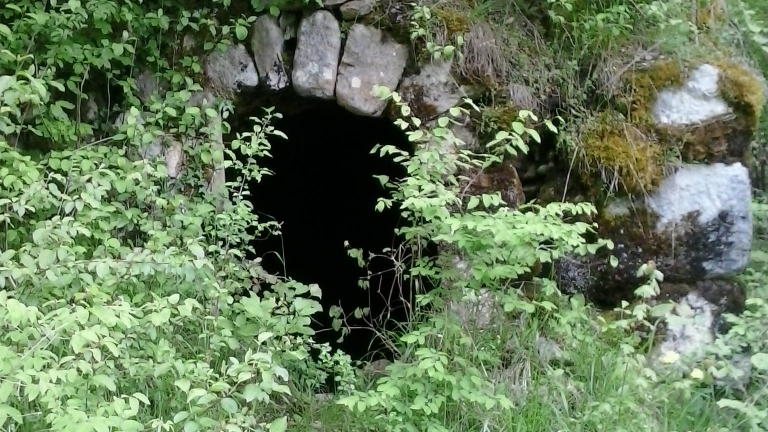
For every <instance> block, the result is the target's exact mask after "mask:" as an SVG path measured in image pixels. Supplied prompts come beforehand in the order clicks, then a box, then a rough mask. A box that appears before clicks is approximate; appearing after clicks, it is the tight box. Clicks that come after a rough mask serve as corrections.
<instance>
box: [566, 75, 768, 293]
mask: <svg viewBox="0 0 768 432" xmlns="http://www.w3.org/2000/svg"><path fill="white" fill-rule="evenodd" d="M676 67H677V66H674V65H670V64H662V65H658V66H656V69H651V70H650V71H648V72H644V75H639V76H634V77H633V78H632V79H633V80H635V81H636V82H639V83H641V84H640V85H638V86H637V87H636V88H635V89H634V90H635V92H636V93H638V94H645V96H646V97H650V98H651V100H630V103H631V105H632V106H633V107H635V108H636V109H639V110H640V111H641V112H642V111H643V109H644V108H645V109H646V112H647V116H648V117H647V119H648V120H650V122H648V126H636V125H631V124H628V123H624V124H623V125H620V126H621V127H625V128H626V129H629V128H631V127H634V128H635V129H634V130H636V131H639V134H640V135H645V136H652V135H651V134H656V135H657V136H658V137H659V138H658V141H653V140H647V139H646V140H645V141H643V142H642V143H641V144H642V145H644V146H645V147H644V150H643V152H644V153H640V152H637V153H634V154H633V153H631V151H635V149H637V148H638V147H637V145H638V143H640V142H639V141H634V142H633V141H628V140H627V139H626V138H625V139H624V140H623V141H622V140H621V139H616V138H617V137H619V135H614V136H612V137H609V138H610V139H609V140H605V142H606V143H610V144H611V146H613V147H612V149H611V151H613V152H621V151H627V153H626V154H627V155H631V156H632V158H625V159H623V160H622V159H620V158H613V159H612V160H613V161H618V162H614V163H619V162H622V163H624V161H627V160H632V161H638V160H640V159H639V158H638V156H639V157H642V156H644V155H651V154H655V155H659V156H660V155H661V154H662V151H663V150H662V149H664V148H667V149H668V148H677V149H678V150H679V155H680V156H679V157H680V159H681V160H679V161H678V162H677V163H676V166H677V168H675V169H674V170H673V172H672V173H666V175H664V176H661V175H660V174H659V173H665V172H666V171H668V170H667V169H666V168H663V167H661V166H656V167H653V166H652V164H662V163H664V159H663V158H659V159H658V160H656V159H651V158H648V159H646V160H645V161H644V162H645V163H646V166H645V167H641V166H639V165H637V164H635V165H629V166H628V168H629V169H627V170H625V171H624V174H623V175H627V173H633V175H638V173H640V172H641V171H644V172H645V174H647V175H649V177H647V178H648V179H650V178H651V176H653V175H660V177H661V178H660V180H659V181H658V182H652V181H645V182H644V186H646V188H645V190H644V191H643V193H624V194H623V196H622V194H621V193H618V194H616V195H617V196H614V197H611V198H608V199H606V201H605V203H604V205H603V206H602V208H601V210H600V214H599V215H598V217H597V218H596V220H595V221H596V222H597V223H598V226H599V228H598V232H597V234H598V236H599V237H601V238H608V239H610V240H612V241H613V243H614V245H615V248H614V250H613V251H605V250H604V251H602V252H600V253H598V254H597V256H593V257H581V258H578V257H569V258H567V259H562V260H560V261H559V262H558V263H556V264H555V270H556V273H557V275H558V279H559V282H560V287H561V289H563V290H564V291H567V292H577V291H578V292H585V293H587V294H589V296H590V297H591V298H592V299H593V300H597V301H598V302H601V303H605V304H610V305H616V304H617V303H618V302H619V301H620V300H628V301H631V300H633V299H634V289H635V288H636V287H638V286H639V285H640V284H642V283H643V282H644V281H642V280H640V279H638V278H637V276H636V274H635V272H636V271H637V269H638V268H639V267H640V266H641V265H643V264H644V263H647V262H649V261H652V262H653V263H654V265H655V266H656V268H657V269H658V270H659V271H661V272H662V273H663V274H664V278H665V282H668V283H676V284H683V285H685V286H695V284H697V283H699V282H701V281H715V280H718V279H721V278H727V277H731V276H734V275H737V274H739V273H740V272H742V271H743V270H744V269H745V268H746V266H747V262H748V259H749V252H750V249H751V241H752V216H751V210H750V205H751V201H752V193H751V190H752V189H751V183H750V177H749V172H748V170H747V168H746V167H745V165H744V161H745V160H746V156H747V153H748V151H749V148H748V143H749V141H750V140H751V139H752V137H753V136H754V125H755V124H756V117H755V115H756V114H755V113H757V112H759V106H760V105H761V104H762V95H758V96H757V97H756V96H755V94H754V93H755V92H756V90H757V93H760V92H759V86H757V84H754V83H753V81H752V77H751V76H750V75H749V71H746V70H744V69H740V68H738V67H736V66H733V65H726V66H719V67H716V66H714V65H712V64H707V63H703V64H698V65H694V66H692V67H690V68H688V69H684V70H679V71H678V70H677V69H676ZM686 70H687V72H686ZM660 83H666V84H667V86H666V87H662V88H661V89H660V91H659V92H658V94H656V93H655V92H649V91H648V90H649V89H650V88H653V87H654V86H656V85H657V84H660ZM611 127H613V126H611ZM643 127H645V129H641V128H643ZM625 136H626V134H625ZM598 138H600V137H598ZM602 139H604V137H603V138H602ZM622 145H625V146H627V149H623V148H622ZM603 148H608V147H603ZM601 151H602V150H601ZM611 156H612V155H611V154H608V155H605V154H603V155H602V156H601V157H602V160H611V159H610V157H611ZM614 156H615V155H614ZM593 160H595V161H597V160H600V158H595V159H593ZM646 168H654V170H646ZM615 172H617V173H618V172H620V171H615ZM620 192H621V191H620ZM609 255H613V256H615V257H616V258H618V266H617V267H616V268H613V267H611V266H610V265H608V258H609ZM691 301H692V302H694V303H695V302H696V301H697V300H696V298H695V296H694V297H692V298H691Z"/></svg>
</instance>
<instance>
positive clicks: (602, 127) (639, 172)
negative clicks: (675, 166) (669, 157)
mask: <svg viewBox="0 0 768 432" xmlns="http://www.w3.org/2000/svg"><path fill="white" fill-rule="evenodd" d="M575 151H576V152H577V153H576V158H577V161H578V164H579V165H578V166H579V171H580V172H581V174H582V178H584V179H585V180H586V181H588V182H600V183H601V184H602V185H603V186H605V189H607V190H608V191H609V192H615V191H620V192H625V193H629V194H644V193H648V192H650V191H652V190H654V189H655V188H656V187H657V186H658V185H659V183H660V182H661V179H662V178H663V172H664V149H663V147H662V146H660V145H659V144H658V142H657V141H656V139H655V137H654V136H653V135H651V134H649V133H648V132H647V131H645V130H643V128H641V127H638V126H636V125H634V124H632V123H629V122H627V121H626V120H625V119H624V118H623V116H621V115H620V114H618V113H615V112H604V113H601V114H600V115H599V116H598V117H597V119H595V120H593V121H591V122H590V123H589V125H588V126H587V127H586V128H585V130H584V132H583V133H582V134H581V142H580V145H579V147H578V148H576V149H575Z"/></svg>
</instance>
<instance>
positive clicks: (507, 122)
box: [472, 105, 520, 141]
mask: <svg viewBox="0 0 768 432" xmlns="http://www.w3.org/2000/svg"><path fill="white" fill-rule="evenodd" d="M519 114H520V110H519V109H518V108H517V107H514V106H510V105H499V106H484V107H481V109H480V114H479V115H478V116H475V117H473V119H472V120H473V121H474V123H475V126H476V127H477V133H478V137H479V138H480V139H481V140H483V141H488V140H491V139H493V137H494V136H495V135H496V133H497V132H499V131H510V130H512V123H514V122H516V121H520V119H519V118H518V115H519Z"/></svg>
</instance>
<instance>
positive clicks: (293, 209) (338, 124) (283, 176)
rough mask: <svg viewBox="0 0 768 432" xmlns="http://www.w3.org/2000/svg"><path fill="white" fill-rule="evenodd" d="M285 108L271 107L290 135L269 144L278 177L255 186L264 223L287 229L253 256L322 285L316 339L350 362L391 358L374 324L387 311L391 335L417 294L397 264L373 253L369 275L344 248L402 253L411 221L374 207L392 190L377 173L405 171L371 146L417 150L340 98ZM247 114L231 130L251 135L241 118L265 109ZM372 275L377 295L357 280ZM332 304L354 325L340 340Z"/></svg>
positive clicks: (260, 244) (269, 163)
mask: <svg viewBox="0 0 768 432" xmlns="http://www.w3.org/2000/svg"><path fill="white" fill-rule="evenodd" d="M291 99H294V97H292V98H291ZM281 105H283V104H281V103H279V102H278V103H275V104H274V106H276V110H275V112H280V113H282V114H283V118H282V119H274V120H273V123H272V124H273V125H274V126H275V128H276V129H277V130H279V131H281V132H283V133H284V134H285V135H286V136H287V138H288V139H287V140H285V139H282V138H279V137H273V138H272V139H270V144H271V151H270V153H271V155H272V157H271V158H263V159H262V160H261V166H263V167H266V168H269V169H270V170H271V171H272V172H274V174H273V175H270V176H267V177H265V178H263V179H262V180H261V182H258V183H257V182H253V183H252V184H250V185H249V188H250V193H251V197H250V200H251V202H252V203H253V205H254V210H255V211H257V212H259V214H260V218H261V219H262V220H264V218H274V219H275V220H277V221H278V222H280V223H282V229H281V235H279V236H278V235H273V236H270V237H267V238H260V239H258V240H257V241H255V242H254V244H253V247H254V249H255V251H256V257H261V258H262V260H263V261H262V265H263V266H264V268H265V269H266V270H267V271H269V272H270V273H272V274H278V275H280V276H288V277H290V278H292V279H294V280H296V281H298V282H301V283H305V284H311V283H316V284H318V285H319V286H320V289H321V290H322V293H323V294H322V299H321V304H322V306H323V312H321V313H317V314H315V316H314V317H313V321H314V322H313V328H314V329H315V331H316V332H317V333H316V335H315V340H316V341H318V342H321V343H323V342H327V343H329V344H330V345H331V346H332V347H334V348H336V349H341V350H342V351H344V352H345V353H347V354H349V355H350V356H351V357H352V359H353V360H368V361H370V360H377V359H380V358H390V359H391V357H392V355H393V354H392V352H391V351H389V350H387V349H386V345H385V344H384V343H383V341H382V340H380V339H379V338H377V337H376V336H375V332H374V331H373V330H371V329H370V327H371V320H380V319H382V318H381V317H383V316H385V315H386V316H387V317H388V320H387V324H386V326H383V328H382V326H381V325H378V326H377V328H378V329H379V330H381V329H387V330H390V331H391V330H394V329H395V328H396V326H397V323H398V322H403V321H405V320H406V319H407V316H408V309H407V308H406V306H407V303H406V302H405V301H408V302H411V296H412V294H411V293H409V292H403V291H406V289H405V287H401V286H400V284H398V277H397V275H396V274H395V271H394V265H393V263H392V261H391V260H389V259H387V258H384V257H376V258H373V260H371V261H369V262H368V267H367V269H366V268H360V267H359V265H358V263H357V260H355V259H353V258H352V257H350V256H349V255H348V253H347V252H348V249H347V248H346V247H345V242H349V246H350V247H352V248H360V249H362V250H363V253H364V257H365V258H366V259H367V258H368V256H369V253H374V254H381V253H382V250H383V249H385V248H391V249H393V250H396V249H397V248H398V246H399V245H400V243H401V241H400V239H398V238H397V236H396V235H395V229H396V228H397V227H399V226H401V224H402V223H404V221H403V220H401V217H400V212H399V209H397V208H393V209H387V210H385V211H383V212H377V211H376V210H375V206H376V203H377V199H378V198H379V197H381V196H383V194H384V193H385V190H384V187H383V186H382V185H381V184H380V183H379V181H378V180H377V179H376V178H374V177H373V176H374V175H387V176H389V177H390V178H401V177H403V176H404V175H405V169H404V168H403V167H402V166H400V165H398V164H396V163H394V162H393V161H391V160H390V159H386V158H383V157H380V156H379V155H378V154H371V150H372V148H373V147H374V145H376V144H382V145H386V144H391V145H395V146H397V147H398V148H400V149H402V150H406V151H410V150H411V144H410V143H409V141H408V139H407V136H406V135H405V133H404V132H403V131H401V130H400V129H399V128H398V127H397V126H395V125H394V124H393V123H392V121H390V120H387V119H383V118H369V117H362V116H358V115H355V114H352V113H350V112H349V111H347V110H346V109H344V108H342V107H340V106H339V105H337V104H336V103H335V102H334V101H329V102H320V101H317V100H299V101H298V102H297V101H296V100H295V99H294V100H293V101H292V103H291V104H290V107H296V106H299V107H301V110H293V111H288V108H289V107H288V106H284V108H285V109H286V112H283V111H281ZM263 106H269V105H263ZM243 111H247V112H236V118H237V119H238V121H239V123H240V124H233V132H243V131H250V130H252V126H253V125H252V123H251V122H250V121H247V122H246V121H244V120H246V119H248V118H249V117H251V116H260V115H261V114H262V113H263V111H262V110H261V109H258V110H257V111H254V110H253V109H249V110H245V109H244V110H243ZM235 177H236V173H232V174H231V176H230V174H229V173H228V178H235ZM274 251H277V252H278V253H279V254H280V255H282V257H283V259H284V262H283V261H281V260H280V258H279V257H278V256H277V255H276V254H275V253H274ZM387 255H388V254H387ZM251 258H255V257H251ZM369 272H370V273H371V275H372V276H370V277H369V278H368V281H369V284H370V289H368V290H366V289H364V288H361V287H360V286H359V284H358V282H359V281H360V280H361V279H363V278H366V276H367V275H368V273H369ZM403 298H404V299H406V300H405V301H404V300H403ZM332 306H339V307H341V308H342V309H343V311H344V313H345V315H347V324H346V325H348V326H350V327H352V330H351V331H350V333H349V334H348V335H346V337H345V338H344V340H343V341H342V342H341V343H337V339H338V338H339V336H340V333H339V332H336V331H334V330H332V320H331V318H330V317H329V316H328V311H329V309H330V308H331V307H332ZM356 308H370V314H369V315H368V316H367V317H363V318H355V317H354V316H353V313H354V311H355V309H356Z"/></svg>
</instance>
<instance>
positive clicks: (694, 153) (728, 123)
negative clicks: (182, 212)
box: [567, 59, 765, 195]
mask: <svg viewBox="0 0 768 432" xmlns="http://www.w3.org/2000/svg"><path fill="white" fill-rule="evenodd" d="M708 74H709V75H708ZM714 74H716V75H714ZM694 78H695V79H697V80H699V81H693V82H691V81H689V80H694ZM713 78H714V80H713ZM701 80H704V81H703V82H702V81H701ZM707 80H709V81H707ZM621 82H622V86H621V87H622V88H623V90H622V92H621V95H622V96H621V97H619V98H618V99H617V100H616V101H615V102H616V103H615V104H614V107H615V108H617V109H618V110H617V111H611V110H609V111H604V112H601V113H598V114H596V115H594V116H593V117H592V118H591V119H589V120H588V121H587V122H586V126H583V127H582V128H581V130H580V131H579V132H578V134H577V142H578V144H577V145H575V146H572V148H571V149H570V152H571V154H569V155H567V156H569V157H572V156H573V152H574V151H575V152H576V158H577V160H578V161H579V162H580V164H579V170H580V171H581V174H582V176H581V177H582V178H584V179H586V181H590V182H595V183H598V184H601V185H602V186H603V188H604V189H605V190H606V191H607V192H617V193H619V194H623V195H643V194H648V193H651V192H653V191H654V190H655V189H656V187H658V185H659V184H660V181H661V180H662V179H663V178H664V177H665V175H666V173H667V172H668V171H669V169H670V167H671V166H675V165H679V164H680V163H717V162H724V163H733V162H742V163H744V164H745V165H746V164H747V161H748V156H749V147H750V143H751V141H752V140H753V139H754V136H755V133H756V131H757V125H758V122H759V119H760V115H761V112H762V109H763V103H764V101H765V99H764V94H765V91H764V85H763V83H762V81H761V80H760V79H759V78H758V77H757V76H756V75H755V74H754V73H753V72H752V71H750V70H749V69H747V68H745V67H743V66H741V65H739V64H738V63H736V62H734V61H731V60H723V59H697V60H693V61H688V62H680V61H676V60H661V61H656V62H654V63H653V64H651V65H650V66H649V67H647V68H645V69H642V70H638V71H632V72H629V73H625V74H624V75H622V77H621ZM707 85H714V86H715V89H714V90H711V89H707V88H704V87H705V86H707ZM699 92H700V93H701V94H699ZM686 98H687V99H686ZM660 101H661V102H660ZM673 102H677V104H675V103H673ZM683 102H687V103H688V106H686V105H685V104H684V103H683ZM660 103H662V105H659V104H660ZM708 103H710V104H712V105H711V106H705V107H704V108H707V109H709V108H711V107H712V106H714V107H715V108H716V109H710V112H708V111H707V109H704V108H702V106H701V105H706V104H708ZM671 109H673V111H674V110H679V113H678V114H680V115H677V114H676V116H677V117H676V118H673V117H674V116H670V115H668V112H667V111H669V110H671ZM686 109H690V110H691V111H690V112H688V113H692V114H690V115H689V114H686V113H687V111H686ZM697 110H698V111H697ZM621 111H623V112H621ZM709 114H712V115H711V116H710V117H706V115H709ZM696 116H703V117H702V118H697V117H696ZM673 120H674V121H673ZM678 120H679V121H678ZM683 120H685V121H683Z"/></svg>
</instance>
